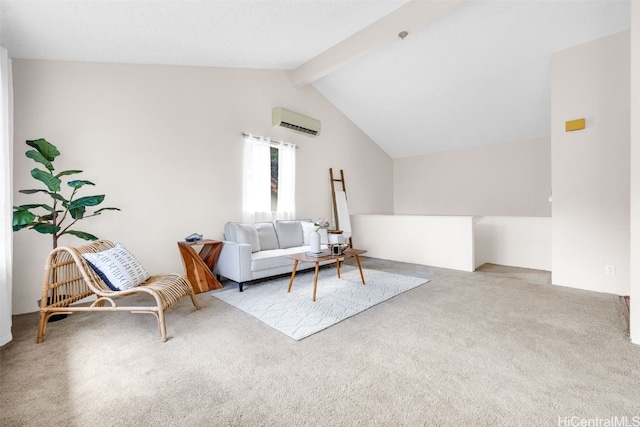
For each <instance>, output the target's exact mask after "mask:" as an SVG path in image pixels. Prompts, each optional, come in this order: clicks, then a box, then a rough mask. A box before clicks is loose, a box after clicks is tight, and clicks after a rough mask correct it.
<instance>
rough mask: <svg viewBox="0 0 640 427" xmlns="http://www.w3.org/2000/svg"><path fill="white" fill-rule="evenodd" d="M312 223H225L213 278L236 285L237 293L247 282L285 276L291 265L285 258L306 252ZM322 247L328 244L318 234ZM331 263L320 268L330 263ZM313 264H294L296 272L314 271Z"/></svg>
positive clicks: (291, 262) (298, 221) (322, 232)
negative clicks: (228, 280)
mask: <svg viewBox="0 0 640 427" xmlns="http://www.w3.org/2000/svg"><path fill="white" fill-rule="evenodd" d="M313 230H315V226H314V225H313V222H312V221H311V220H309V219H303V220H277V221H273V222H256V223H239V222H228V223H226V224H225V226H224V239H223V240H224V244H223V245H222V251H221V252H220V258H218V262H217V264H216V266H215V267H214V269H213V272H214V274H216V275H218V276H220V277H226V278H227V279H230V280H232V281H234V282H237V283H238V287H239V289H240V292H242V290H243V286H244V284H245V283H247V282H251V281H253V280H257V279H263V278H265V277H271V276H277V275H281V274H286V273H289V274H291V271H292V270H293V263H294V261H293V260H292V259H290V258H287V257H286V255H289V254H294V253H297V252H305V251H308V250H309V233H310V232H311V231H313ZM320 235H321V243H322V247H323V248H325V247H326V244H327V242H328V237H327V231H326V230H320ZM333 262H334V261H333V260H328V261H323V262H321V263H320V264H321V265H324V264H329V263H333ZM314 267H315V263H313V262H300V263H298V268H297V270H298V271H300V270H304V269H308V268H314Z"/></svg>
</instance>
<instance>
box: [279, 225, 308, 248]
mask: <svg viewBox="0 0 640 427" xmlns="http://www.w3.org/2000/svg"><path fill="white" fill-rule="evenodd" d="M275 223H276V232H277V233H278V243H279V245H280V249H286V248H291V247H294V246H302V243H303V241H304V238H303V236H302V225H301V221H297V220H277V221H276V222H275Z"/></svg>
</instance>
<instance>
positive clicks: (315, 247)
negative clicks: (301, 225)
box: [309, 231, 320, 254]
mask: <svg viewBox="0 0 640 427" xmlns="http://www.w3.org/2000/svg"><path fill="white" fill-rule="evenodd" d="M309 246H310V248H309V250H310V252H313V253H316V254H317V253H320V233H318V232H317V231H312V232H311V233H309Z"/></svg>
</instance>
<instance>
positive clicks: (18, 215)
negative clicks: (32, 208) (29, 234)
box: [13, 209, 36, 231]
mask: <svg viewBox="0 0 640 427" xmlns="http://www.w3.org/2000/svg"><path fill="white" fill-rule="evenodd" d="M35 219H36V216H35V215H34V214H32V213H31V212H29V211H28V210H26V209H18V210H14V211H13V226H14V227H16V226H21V227H26V226H27V225H29V224H31V223H33V221H34V220H35ZM14 231H15V230H14Z"/></svg>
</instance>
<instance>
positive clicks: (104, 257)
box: [82, 243, 151, 291]
mask: <svg viewBox="0 0 640 427" xmlns="http://www.w3.org/2000/svg"><path fill="white" fill-rule="evenodd" d="M82 256H83V257H84V259H85V260H87V263H88V264H89V265H90V266H91V268H93V270H94V271H95V272H96V274H97V275H98V276H100V278H101V279H102V280H103V281H104V282H105V283H106V285H107V286H108V287H109V289H111V290H114V291H123V290H125V289H131V288H134V287H136V286H138V285H140V284H141V283H143V282H144V281H145V280H147V279H148V278H149V277H150V276H151V275H150V274H149V272H148V271H147V269H146V268H145V267H144V266H143V265H142V264H141V263H140V262H139V261H138V260H137V259H136V257H134V256H133V254H132V253H131V252H129V250H128V249H127V248H126V247H125V246H124V245H123V244H122V243H116V245H115V246H114V247H113V248H111V249H107V250H106V251H102V252H96V253H87V254H82Z"/></svg>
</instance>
